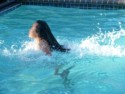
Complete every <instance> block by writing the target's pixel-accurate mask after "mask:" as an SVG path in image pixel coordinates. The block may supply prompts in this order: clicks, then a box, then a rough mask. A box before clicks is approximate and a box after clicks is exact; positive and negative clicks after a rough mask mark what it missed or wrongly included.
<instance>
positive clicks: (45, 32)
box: [36, 20, 69, 52]
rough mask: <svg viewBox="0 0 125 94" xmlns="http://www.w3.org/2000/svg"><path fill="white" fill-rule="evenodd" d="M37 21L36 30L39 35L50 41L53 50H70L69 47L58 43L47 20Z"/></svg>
mask: <svg viewBox="0 0 125 94" xmlns="http://www.w3.org/2000/svg"><path fill="white" fill-rule="evenodd" d="M36 23H37V24H38V25H37V27H36V32H37V33H38V36H39V37H40V38H42V39H45V40H46V41H47V42H48V44H49V46H50V49H51V50H58V51H61V52H67V51H69V49H66V48H64V47H63V46H62V45H60V44H59V43H58V41H57V40H56V39H55V37H54V36H53V34H52V32H51V30H50V28H49V25H48V24H47V23H46V22H45V21H43V20H37V21H36Z"/></svg>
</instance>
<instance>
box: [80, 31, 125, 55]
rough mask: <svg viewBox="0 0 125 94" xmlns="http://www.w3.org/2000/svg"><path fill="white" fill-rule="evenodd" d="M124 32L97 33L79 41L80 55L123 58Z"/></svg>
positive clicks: (124, 46)
mask: <svg viewBox="0 0 125 94" xmlns="http://www.w3.org/2000/svg"><path fill="white" fill-rule="evenodd" d="M124 39H125V31H124V30H123V29H121V30H120V31H114V30H113V31H112V32H108V33H106V32H105V33H103V32H99V33H98V34H95V35H93V36H92V37H88V38H86V39H85V40H82V41H81V44H80V45H79V49H80V50H79V51H80V55H84V54H95V55H100V56H118V57H119V56H120V57H121V56H125V42H124V41H123V40H124Z"/></svg>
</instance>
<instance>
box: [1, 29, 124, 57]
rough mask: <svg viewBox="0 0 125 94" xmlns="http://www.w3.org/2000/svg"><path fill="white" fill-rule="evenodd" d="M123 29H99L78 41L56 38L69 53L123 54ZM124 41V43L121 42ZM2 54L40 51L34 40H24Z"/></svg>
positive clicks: (81, 55) (40, 52) (36, 53)
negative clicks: (19, 45)
mask: <svg viewBox="0 0 125 94" xmlns="http://www.w3.org/2000/svg"><path fill="white" fill-rule="evenodd" d="M123 39H125V30H123V29H121V30H120V31H114V30H113V31H112V32H108V33H107V32H104V33H102V32H101V31H100V32H99V33H97V34H95V35H93V36H89V37H87V38H86V39H82V40H81V42H80V43H78V42H75V41H68V40H66V39H64V40H62V39H60V38H59V39H58V41H59V42H60V43H61V44H64V45H65V46H66V47H69V48H71V52H70V53H71V54H76V55H79V57H83V56H84V55H89V54H91V55H100V56H118V57H123V56H125V42H124V40H123ZM123 42H124V43H123ZM2 53H3V55H6V56H7V55H21V56H22V55H23V56H24V57H25V56H28V55H37V56H38V55H40V54H42V51H38V50H37V48H36V45H35V43H34V41H25V42H23V43H22V46H21V47H20V48H17V47H16V45H12V46H11V47H10V48H8V49H7V48H4V49H3V50H2Z"/></svg>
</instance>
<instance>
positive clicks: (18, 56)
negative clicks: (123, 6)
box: [0, 5, 125, 94]
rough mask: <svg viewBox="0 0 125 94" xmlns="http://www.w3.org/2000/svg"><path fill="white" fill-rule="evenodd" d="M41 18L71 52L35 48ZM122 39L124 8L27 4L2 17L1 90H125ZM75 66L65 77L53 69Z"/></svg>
mask: <svg viewBox="0 0 125 94" xmlns="http://www.w3.org/2000/svg"><path fill="white" fill-rule="evenodd" d="M38 19H41V20H45V21H46V22H47V23H48V24H49V26H50V28H51V30H52V33H53V34H54V36H55V37H56V39H57V40H58V41H59V43H60V44H62V45H64V46H65V47H68V48H70V49H71V50H70V52H69V53H61V52H57V51H53V52H52V56H45V55H44V54H43V53H42V52H41V51H36V50H35V45H34V41H33V40H31V39H29V38H28V30H29V29H30V27H31V26H32V24H33V23H34V22H35V21H36V20H38ZM124 40H125V11H124V10H94V9H93V10H84V9H74V8H69V9H67V8H57V7H46V6H31V5H29V6H24V5H23V6H21V7H19V8H17V9H16V10H14V11H12V12H10V13H8V14H5V15H3V16H1V17H0V94H125V91H124V87H125V62H124V60H125V41H124ZM71 66H74V67H73V68H72V69H70V72H69V75H68V79H69V81H68V82H67V83H64V79H62V78H61V77H60V76H58V75H54V72H55V70H56V69H57V68H59V71H60V73H61V72H63V70H65V69H67V68H69V67H71Z"/></svg>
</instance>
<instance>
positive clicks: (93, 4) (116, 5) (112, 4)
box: [16, 0, 125, 9]
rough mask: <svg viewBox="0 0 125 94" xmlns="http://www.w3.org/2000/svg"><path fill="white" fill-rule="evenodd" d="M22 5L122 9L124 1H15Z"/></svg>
mask: <svg viewBox="0 0 125 94" xmlns="http://www.w3.org/2000/svg"><path fill="white" fill-rule="evenodd" d="M16 2H21V3H23V4H24V5H45V6H56V7H73V8H74V7H77V8H85V9H92V8H96V9H124V8H125V0H16Z"/></svg>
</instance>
